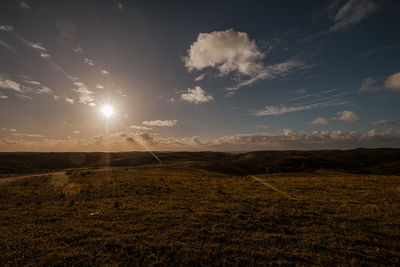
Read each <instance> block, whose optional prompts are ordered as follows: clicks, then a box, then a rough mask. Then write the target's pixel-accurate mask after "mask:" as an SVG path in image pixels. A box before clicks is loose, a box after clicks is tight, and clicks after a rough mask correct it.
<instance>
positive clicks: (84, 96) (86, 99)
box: [73, 81, 95, 106]
mask: <svg viewBox="0 0 400 267" xmlns="http://www.w3.org/2000/svg"><path fill="white" fill-rule="evenodd" d="M74 85H75V86H77V88H74V89H73V90H74V91H75V92H78V93H79V103H81V104H86V105H89V106H95V103H94V93H93V92H92V91H90V90H89V88H88V86H87V85H86V84H85V83H83V82H79V81H75V82H74Z"/></svg>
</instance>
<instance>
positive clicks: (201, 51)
mask: <svg viewBox="0 0 400 267" xmlns="http://www.w3.org/2000/svg"><path fill="white" fill-rule="evenodd" d="M264 57H265V54H264V53H263V52H262V51H261V50H260V49H259V47H258V46H257V45H256V42H255V41H254V40H250V39H249V37H248V35H247V33H245V32H237V31H235V30H234V29H229V30H226V31H214V32H211V33H200V34H199V35H198V37H197V40H196V41H195V42H194V43H193V44H192V45H191V46H190V48H189V49H188V50H187V56H186V57H185V58H184V61H185V66H186V68H187V69H188V70H189V71H193V70H204V69H206V68H214V69H217V71H218V72H219V75H220V76H224V75H228V74H230V73H233V74H238V75H242V76H243V75H244V76H246V77H247V78H248V79H247V78H246V79H247V80H245V81H242V80H241V78H240V79H239V82H238V84H237V85H236V86H234V87H231V88H229V91H231V94H232V93H233V91H235V90H237V89H239V88H240V87H242V86H246V85H250V84H252V83H255V82H256V81H258V80H266V79H274V78H277V77H278V76H281V75H285V74H287V73H288V72H290V71H292V70H293V69H294V68H297V67H300V66H303V65H304V64H303V63H301V62H299V61H296V60H289V61H286V62H282V63H278V64H274V65H270V66H264V64H263V62H262V59H263V58H264ZM202 75H203V74H202ZM202 75H200V76H198V77H197V78H196V80H201V79H202V78H204V76H202Z"/></svg>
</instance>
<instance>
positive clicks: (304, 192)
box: [0, 162, 400, 266]
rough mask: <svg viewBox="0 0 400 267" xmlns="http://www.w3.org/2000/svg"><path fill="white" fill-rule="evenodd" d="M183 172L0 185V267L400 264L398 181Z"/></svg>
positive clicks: (186, 168) (143, 169)
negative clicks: (18, 266) (40, 266)
mask: <svg viewBox="0 0 400 267" xmlns="http://www.w3.org/2000/svg"><path fill="white" fill-rule="evenodd" d="M193 164H194V163H191V162H186V163H182V162H177V163H174V162H169V163H168V164H149V165H143V166H139V167H124V168H114V169H113V170H112V171H102V170H100V171H99V170H97V171H96V170H91V169H80V170H75V171H69V172H67V174H65V175H62V174H60V175H53V176H43V177H35V178H29V179H24V180H18V181H14V182H10V183H7V184H3V185H0V265H1V266H4V265H22V264H26V265H32V266H37V265H38V264H41V265H52V264H54V265H102V264H109V265H114V264H119V265H127V264H129V265H166V264H168V265H217V266H220V265H227V266H230V265H266V264H271V263H272V264H300V265H309V264H315V265H343V264H344V265H350V264H355V265H360V264H367V265H369V264H372V265H377V264H378V265H399V264H400V177H399V176H389V175H387V176H385V175H364V174H357V175H356V174H346V173H340V172H322V171H317V172H312V173H311V172H310V173H290V174H268V175H257V177H258V178H259V179H261V180H262V181H265V182H267V183H268V184H270V185H272V186H274V187H276V188H278V189H280V190H282V191H283V192H284V193H285V194H287V195H289V196H290V197H292V198H295V200H291V199H288V198H287V197H286V196H284V195H282V194H280V193H278V192H276V191H274V190H271V188H269V187H268V186H265V185H263V184H262V183H260V182H259V181H257V180H255V179H253V178H252V177H250V176H232V175H227V174H219V173H214V172H209V171H206V170H199V169H198V168H194V166H193ZM3 176H4V175H3Z"/></svg>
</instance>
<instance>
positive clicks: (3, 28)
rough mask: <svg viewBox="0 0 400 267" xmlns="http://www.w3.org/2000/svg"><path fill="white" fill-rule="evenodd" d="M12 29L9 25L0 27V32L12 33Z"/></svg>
mask: <svg viewBox="0 0 400 267" xmlns="http://www.w3.org/2000/svg"><path fill="white" fill-rule="evenodd" d="M13 30H14V27H13V26H11V25H0V31H5V32H12V31H13Z"/></svg>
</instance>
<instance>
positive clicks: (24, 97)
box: [17, 94, 33, 100]
mask: <svg viewBox="0 0 400 267" xmlns="http://www.w3.org/2000/svg"><path fill="white" fill-rule="evenodd" d="M17 97H19V98H21V99H29V100H32V99H33V97H31V96H29V95H23V94H19V95H17Z"/></svg>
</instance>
